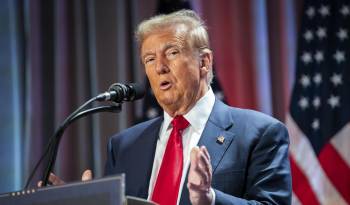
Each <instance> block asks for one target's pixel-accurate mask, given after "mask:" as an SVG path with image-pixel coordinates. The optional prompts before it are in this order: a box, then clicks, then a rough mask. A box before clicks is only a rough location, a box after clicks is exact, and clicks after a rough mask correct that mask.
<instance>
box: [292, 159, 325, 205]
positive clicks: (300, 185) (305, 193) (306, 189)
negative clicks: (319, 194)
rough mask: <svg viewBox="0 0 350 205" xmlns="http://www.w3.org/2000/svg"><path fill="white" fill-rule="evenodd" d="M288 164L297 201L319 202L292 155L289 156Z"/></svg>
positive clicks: (315, 204)
mask: <svg viewBox="0 0 350 205" xmlns="http://www.w3.org/2000/svg"><path fill="white" fill-rule="evenodd" d="M290 164H291V169H292V184H293V191H294V193H295V194H296V195H297V196H298V199H299V201H300V202H301V203H302V204H312V205H318V204H320V203H319V201H318V200H317V198H316V196H315V194H314V192H313V191H312V189H311V186H310V184H309V181H308V180H307V178H306V176H305V175H304V173H303V172H302V171H301V170H300V169H299V167H298V165H297V164H296V162H295V161H294V159H293V157H292V156H290Z"/></svg>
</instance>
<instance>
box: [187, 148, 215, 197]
mask: <svg viewBox="0 0 350 205" xmlns="http://www.w3.org/2000/svg"><path fill="white" fill-rule="evenodd" d="M190 159H191V167H190V173H189V176H190V177H189V180H188V185H187V186H188V188H190V189H193V190H197V191H208V190H209V189H210V185H211V178H212V175H211V174H212V173H211V172H212V167H211V163H210V156H209V153H208V150H207V149H206V148H205V147H204V146H202V147H201V148H199V147H194V148H193V149H192V150H191V156H190Z"/></svg>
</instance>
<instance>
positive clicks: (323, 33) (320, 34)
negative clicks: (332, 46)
mask: <svg viewBox="0 0 350 205" xmlns="http://www.w3.org/2000/svg"><path fill="white" fill-rule="evenodd" d="M316 35H317V36H318V38H319V39H320V40H322V39H324V38H326V37H327V29H326V28H324V27H318V28H317V31H316Z"/></svg>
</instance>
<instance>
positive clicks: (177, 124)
mask: <svg viewBox="0 0 350 205" xmlns="http://www.w3.org/2000/svg"><path fill="white" fill-rule="evenodd" d="M171 124H172V125H173V128H174V129H176V130H180V131H181V130H184V129H186V128H187V127H188V125H189V124H190V123H189V122H188V121H187V120H186V119H185V118H184V117H183V116H182V115H178V116H176V117H175V118H174V119H173V121H171Z"/></svg>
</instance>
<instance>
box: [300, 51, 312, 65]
mask: <svg viewBox="0 0 350 205" xmlns="http://www.w3.org/2000/svg"><path fill="white" fill-rule="evenodd" d="M301 60H302V61H303V62H304V64H306V65H307V64H309V63H311V62H312V55H311V53H309V52H304V53H303V55H302V56H301Z"/></svg>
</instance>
